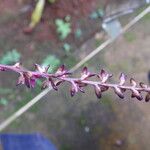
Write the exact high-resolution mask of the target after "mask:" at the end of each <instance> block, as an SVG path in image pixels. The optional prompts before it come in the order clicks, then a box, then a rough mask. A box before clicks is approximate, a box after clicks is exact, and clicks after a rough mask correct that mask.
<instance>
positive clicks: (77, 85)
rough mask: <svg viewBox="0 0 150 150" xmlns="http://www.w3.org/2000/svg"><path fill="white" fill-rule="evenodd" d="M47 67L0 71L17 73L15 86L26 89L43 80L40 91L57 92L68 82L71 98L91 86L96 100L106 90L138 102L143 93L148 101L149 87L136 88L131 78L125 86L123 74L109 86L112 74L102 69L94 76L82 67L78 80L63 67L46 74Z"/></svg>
mask: <svg viewBox="0 0 150 150" xmlns="http://www.w3.org/2000/svg"><path fill="white" fill-rule="evenodd" d="M49 67H50V66H48V67H43V66H40V65H38V64H35V69H36V70H35V71H29V70H26V69H24V68H23V67H22V66H21V64H20V63H16V64H15V65H13V66H9V65H0V71H7V70H10V71H14V72H16V73H18V74H19V75H20V76H19V78H18V81H17V85H20V84H25V85H26V86H27V87H28V88H34V87H35V84H36V80H37V79H42V78H44V79H45V80H44V81H43V83H42V89H45V88H47V87H49V86H52V88H53V89H54V90H58V86H59V85H60V84H62V83H63V82H69V83H70V84H71V89H70V93H71V96H74V95H75V94H76V93H77V92H79V91H80V92H82V93H84V87H86V86H87V85H91V86H93V87H94V90H95V94H96V96H97V97H98V98H101V95H102V93H103V92H105V91H107V90H108V89H113V91H114V92H115V94H116V95H118V96H119V97H120V98H122V99H123V98H124V92H125V91H126V90H128V91H131V92H132V94H131V97H132V98H137V99H138V100H140V101H141V100H142V99H143V96H142V94H141V92H145V93H146V96H145V101H146V102H148V101H150V87H149V86H147V85H146V84H144V83H142V82H141V83H140V84H139V87H138V86H137V83H136V81H135V80H134V79H133V78H131V79H130V85H129V86H127V85H125V82H126V80H127V76H126V75H125V74H123V73H121V74H120V77H119V83H117V84H111V83H107V82H108V80H109V79H110V78H111V77H112V74H109V73H108V72H106V71H105V70H104V69H101V70H100V72H99V73H98V74H96V73H91V72H89V71H88V69H87V67H84V68H83V70H82V73H81V77H80V78H72V77H70V75H71V73H70V72H69V71H68V70H66V69H65V66H64V65H62V66H61V67H59V68H58V70H57V71H56V73H53V74H50V73H48V69H49ZM93 76H95V77H97V78H98V81H92V80H90V79H91V77H93Z"/></svg>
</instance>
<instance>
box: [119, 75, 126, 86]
mask: <svg viewBox="0 0 150 150" xmlns="http://www.w3.org/2000/svg"><path fill="white" fill-rule="evenodd" d="M126 78H127V76H126V75H125V74H124V73H121V74H120V77H119V80H120V83H119V85H124V84H125V81H126Z"/></svg>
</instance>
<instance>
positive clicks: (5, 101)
mask: <svg viewBox="0 0 150 150" xmlns="http://www.w3.org/2000/svg"><path fill="white" fill-rule="evenodd" d="M0 105H3V106H7V105H8V100H7V99H5V98H1V99H0Z"/></svg>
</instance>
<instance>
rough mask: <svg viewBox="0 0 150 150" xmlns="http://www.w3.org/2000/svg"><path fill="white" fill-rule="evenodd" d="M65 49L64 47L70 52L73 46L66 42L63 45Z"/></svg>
mask: <svg viewBox="0 0 150 150" xmlns="http://www.w3.org/2000/svg"><path fill="white" fill-rule="evenodd" d="M63 49H64V51H65V52H66V53H69V52H70V50H71V46H70V44H68V43H64V45H63Z"/></svg>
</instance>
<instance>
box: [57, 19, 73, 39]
mask: <svg viewBox="0 0 150 150" xmlns="http://www.w3.org/2000/svg"><path fill="white" fill-rule="evenodd" d="M55 24H56V27H57V33H59V37H60V39H61V40H64V39H65V38H66V37H67V36H68V35H69V34H70V33H71V24H70V22H65V21H64V20H62V19H56V20H55Z"/></svg>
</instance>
